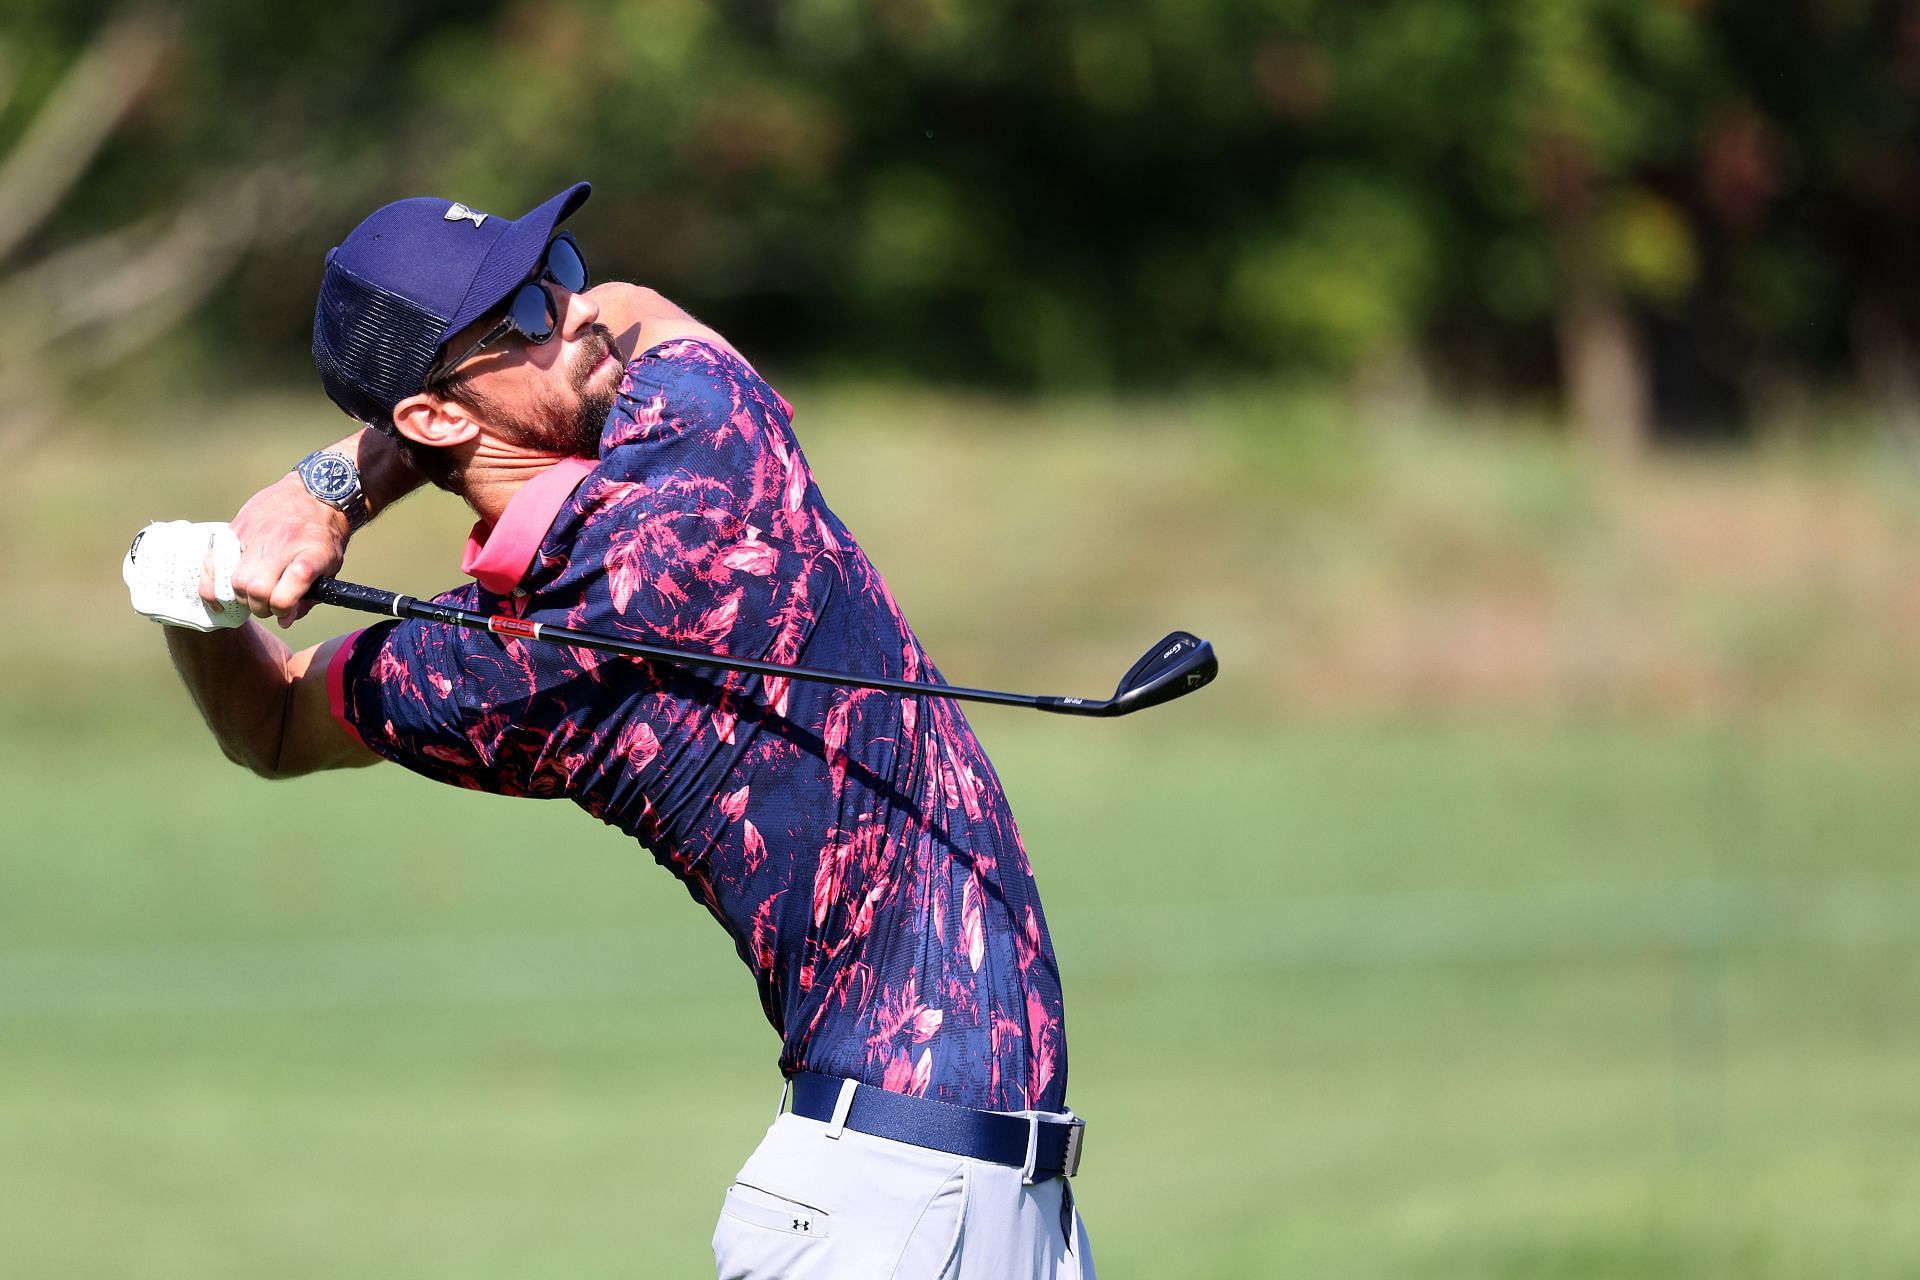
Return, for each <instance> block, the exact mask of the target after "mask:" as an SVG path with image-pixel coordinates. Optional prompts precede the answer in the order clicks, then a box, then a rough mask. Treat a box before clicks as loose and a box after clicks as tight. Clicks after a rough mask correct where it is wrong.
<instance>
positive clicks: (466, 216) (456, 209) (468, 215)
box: [440, 200, 487, 227]
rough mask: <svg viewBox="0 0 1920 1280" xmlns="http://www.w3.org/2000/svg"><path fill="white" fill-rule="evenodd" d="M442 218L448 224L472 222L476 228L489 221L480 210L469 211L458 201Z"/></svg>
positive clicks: (450, 206) (448, 208)
mask: <svg viewBox="0 0 1920 1280" xmlns="http://www.w3.org/2000/svg"><path fill="white" fill-rule="evenodd" d="M440 217H441V218H442V219H443V220H444V221H447V222H471V223H472V224H473V225H474V226H476V227H477V226H479V225H480V224H481V223H483V222H485V221H486V220H487V215H486V214H484V213H481V212H480V211H479V210H478V209H469V208H467V206H465V205H463V204H461V203H460V202H459V201H458V200H456V201H454V202H453V203H452V204H450V205H448V206H447V211H446V212H445V213H443V214H441V215H440Z"/></svg>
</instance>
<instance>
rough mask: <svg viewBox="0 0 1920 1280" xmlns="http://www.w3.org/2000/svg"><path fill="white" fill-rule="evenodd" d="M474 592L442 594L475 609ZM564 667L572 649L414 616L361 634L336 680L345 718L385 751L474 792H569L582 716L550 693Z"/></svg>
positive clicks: (339, 656) (343, 657) (339, 710)
mask: <svg viewBox="0 0 1920 1280" xmlns="http://www.w3.org/2000/svg"><path fill="white" fill-rule="evenodd" d="M473 594H474V592H473V589H472V588H468V589H465V590H463V591H455V592H448V593H446V594H444V595H442V596H440V597H438V600H439V602H440V603H443V604H454V605H458V606H460V607H463V608H471V607H473V600H472V599H471V597H472V595H473ZM547 648H553V646H547ZM564 668H565V651H560V652H558V653H549V654H535V653H534V652H533V651H532V648H531V645H530V642H528V641H524V640H517V639H502V638H501V637H497V636H493V635H489V634H487V633H485V632H476V631H469V630H466V629H464V628H459V627H449V626H444V625H441V624H438V623H428V622H419V621H404V622H389V623H382V624H380V625H377V626H373V627H369V628H367V629H366V630H365V631H362V632H360V633H359V634H358V635H357V636H356V637H355V638H354V639H353V640H352V641H351V642H350V643H349V644H347V645H343V646H342V647H341V649H340V650H339V651H338V652H337V653H336V654H335V656H334V666H333V667H332V668H331V669H329V671H328V679H329V682H330V683H336V687H337V689H338V694H337V697H336V698H334V699H332V701H333V705H334V709H335V715H336V716H337V717H338V718H339V719H340V721H341V723H343V724H344V725H346V727H347V728H348V729H349V730H351V731H352V732H353V733H354V734H355V735H357V736H358V737H359V738H360V740H361V741H362V742H364V743H365V744H366V745H367V747H368V748H369V749H370V750H372V751H373V752H375V753H376V754H378V755H381V756H384V757H386V758H387V759H389V760H392V761H394V762H395V763H397V764H399V765H402V766H404V767H405V768H407V769H410V770H412V771H413V772H415V773H418V774H421V775H422V776H424V777H428V778H432V779H434V780H435V781H437V782H445V783H448V784H450V785H452V786H457V787H465V788H468V789H469V790H475V791H491V792H495V793H497V794H501V795H526V796H561V795H565V794H567V784H568V782H569V776H568V772H567V761H568V759H569V757H570V752H569V745H570V744H571V743H572V742H574V740H575V739H576V737H577V733H576V731H577V729H578V727H579V720H578V717H577V716H574V715H573V714H572V713H570V712H569V711H568V710H567V709H566V708H565V707H564V705H563V704H562V702H561V701H560V700H557V699H555V698H552V697H547V696H543V690H548V691H550V690H551V689H552V688H553V687H554V686H555V685H556V684H557V683H561V682H564V680H565V679H566V677H567V672H566V671H565V669H564Z"/></svg>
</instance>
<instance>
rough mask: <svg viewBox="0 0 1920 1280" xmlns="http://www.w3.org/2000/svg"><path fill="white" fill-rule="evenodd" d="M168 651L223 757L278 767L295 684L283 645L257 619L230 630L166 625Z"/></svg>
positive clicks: (259, 767)
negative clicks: (289, 701)
mask: <svg viewBox="0 0 1920 1280" xmlns="http://www.w3.org/2000/svg"><path fill="white" fill-rule="evenodd" d="M166 633H167V654H168V656H169V657H171V658H172V659H173V667H174V670H176V671H178V672H179V673H180V680H181V682H182V683H183V684H185V685H186V686H187V692H188V693H189V694H191V695H192V696H193V702H194V705H195V706H197V707H199V708H200V715H201V718H202V719H204V720H205V721H206V722H207V728H209V729H211V730H213V736H214V738H215V739H216V740H217V741H218V742H219V744H220V750H221V751H222V752H223V753H224V754H225V755H226V757H227V759H229V760H231V761H233V762H234V763H235V764H240V765H245V766H246V767H247V768H249V769H251V770H253V771H254V772H255V773H257V774H259V775H261V776H262V777H274V776H276V775H277V774H278V773H279V772H280V767H281V760H280V754H281V744H282V742H283V740H284V737H285V733H286V724H287V715H288V700H289V697H290V694H291V691H292V689H293V684H292V677H291V673H290V672H289V671H288V667H287V660H288V658H289V657H290V656H291V654H290V652H289V650H288V649H287V646H286V645H284V644H282V643H281V642H280V640H279V639H278V638H277V637H275V636H274V635H272V634H271V633H270V632H268V631H267V630H266V629H265V628H263V627H261V626H260V625H259V624H257V623H253V622H249V623H247V625H245V626H244V627H238V628H235V629H233V630H229V631H209V632H205V633H202V632H198V631H187V630H182V629H180V628H177V627H168V628H166Z"/></svg>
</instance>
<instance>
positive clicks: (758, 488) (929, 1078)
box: [343, 341, 1067, 1110]
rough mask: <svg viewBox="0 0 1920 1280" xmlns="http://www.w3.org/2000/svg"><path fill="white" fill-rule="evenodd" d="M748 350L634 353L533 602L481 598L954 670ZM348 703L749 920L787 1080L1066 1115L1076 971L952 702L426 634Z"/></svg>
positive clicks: (500, 607) (677, 346) (794, 653)
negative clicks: (1068, 1015) (830, 500)
mask: <svg viewBox="0 0 1920 1280" xmlns="http://www.w3.org/2000/svg"><path fill="white" fill-rule="evenodd" d="M791 417H792V410H791V407H790V406H789V405H788V404H787V402H786V401H785V400H784V399H782V398H781V397H780V396H779V394H778V393H776V392H775V391H774V390H773V388H771V387H770V386H768V385H767V384H766V383H765V382H764V381H762V380H761V378H760V377H759V375H758V374H756V373H755V372H754V371H753V369H752V368H751V367H749V366H748V365H747V364H746V363H745V362H744V361H742V360H741V359H740V358H739V357H738V356H736V355H734V354H733V353H731V352H729V351H726V350H724V349H722V348H718V347H715V346H712V345H710V344H707V343H701V342H690V341H683V342H674V343H667V344H663V345H661V346H659V347H656V348H654V349H653V350H651V351H648V352H646V353H644V354H643V355H641V356H640V357H639V358H638V359H636V360H635V361H634V362H633V363H632V364H630V365H629V366H628V367H627V372H626V377H625V380H624V381H623V383H622V385H621V394H620V398H619V401H618V403H617V405H616V407H615V409H614V411H613V413H612V414H611V415H610V416H609V417H608V420H607V424H606V427H605V429H604V431H603V434H602V438H601V449H600V464H599V466H598V467H597V468H595V469H594V470H593V471H592V472H591V473H590V474H588V475H587V476H586V477H585V479H584V480H582V481H581V483H580V484H579V486H578V487H577V488H576V489H574V491H573V492H572V494H571V496H570V497H568V499H567V500H566V502H565V503H564V505H563V506H561V508H560V510H559V512H558V514H557V515H556V516H555V517H554V520H553V523H552V525H551V527H550V528H549V529H548V531H547V535H546V538H545V540H544V541H543V542H542V543H541V545H540V548H539V550H538V551H537V552H536V553H535V554H534V556H533V561H532V564H531V565H530V567H529V568H528V570H527V572H526V575H525V576H524V577H523V578H522V580H521V582H520V593H517V594H513V595H505V596H502V595H495V594H493V593H491V592H489V591H487V590H485V589H483V588H481V587H480V586H479V585H478V584H471V585H468V586H466V587H462V588H459V589H457V590H454V591H450V592H448V593H446V594H445V595H443V596H441V597H440V599H441V600H443V601H445V602H447V603H451V604H457V605H460V606H463V607H466V608H478V609H483V610H491V611H497V612H507V613H512V614H515V615H522V616H526V617H529V618H532V619H535V620H538V621H543V622H549V623H559V624H563V625H566V626H573V627H582V628H587V629H590V630H597V631H608V632H612V633H614V634H620V635H628V636H632V637H635V638H641V639H651V640H656V641H663V642H666V643H670V644H675V645H681V646H684V647H688V648H695V649H705V650H709V651H713V652H720V653H729V654H742V655H748V656H754V657H764V658H768V659H772V660H774V661H780V662H800V663H804V664H806V665H809V666H819V667H827V668H838V669H841V670H848V671H857V672H864V673H871V674H876V675H888V676H896V677H902V678H905V679H909V680H930V681H938V680H940V678H941V677H940V675H939V672H938V671H937V670H936V669H935V668H934V666H933V664H932V662H931V661H930V660H929V659H928V657H927V655H926V652H925V650H924V649H922V648H921V646H920V642H919V641H918V640H917V639H916V638H915V637H914V634H913V632H912V630H911V629H910V628H909V627H908V625H907V622H906V619H905V618H904V617H903V616H902V615H901V613H900V610H899V607H898V606H897V605H896V604H895V602H894V600H893V597H892V595H891V594H890V593H889V592H888V591H887V587H886V584H885V583H884V582H882V581H881V578H880V575H879V573H878V572H877V571H875V569H874V567H873V565H872V564H871V563H870V562H869V561H868V559H867V557H866V555H865V554H864V553H863V552H862V551H861V549H860V547H859V544H858V543H857V542H855V540H854V538H853V535H852V534H850V533H849V532H848V531H847V529H846V526H845V525H843V524H842V523H841V522H840V521H839V519H838V518H837V517H836V516H835V515H834V514H833V512H832V511H830V510H829V509H828V507H827V505H826V502H825V500H824V499H823V498H822V497H821V495H820V490H819V488H818V486H817V485H816V484H815V483H814V480H813V476H812V473H811V471H810V470H809V469H808V467H807V463H806V459H805V457H804V456H803V455H802V453H801V451H800V445H799V442H798V441H797V440H796V439H795V438H794V435H793V432H792V427H791ZM344 661H345V663H346V667H345V672H344V676H343V688H344V697H343V701H344V708H343V714H344V715H345V716H346V718H347V720H348V723H349V724H351V725H352V726H353V728H354V729H355V730H356V731H357V732H358V733H359V734H360V735H361V736H362V737H363V738H364V739H365V740H366V742H367V743H368V745H369V746H371V747H372V748H373V749H374V750H376V751H379V752H380V753H381V754H383V755H386V756H388V757H389V758H391V759H393V760H396V761H398V762H400V763H401V764H403V765H405V766H407V767H408V768H410V769H413V770H415V771H416V772H419V773H421V774H424V775H426V776H428V777H431V778H435V779H438V780H440V781H443V782H447V783H451V784H453V785H456V786H462V787H470V788H474V789H477V790H485V791H492V792H498V793H501V794H506V795H524V796H539V797H564V798H567V799H571V800H573V801H574V802H575V803H577V804H579V805H580V806H581V807H583V808H585V809H586V810H587V811H588V812H590V813H592V814H594V815H595V816H596V817H599V818H600V819H602V820H603V821H605V822H607V823H609V824H611V825H613V826H615V827H618V828H619V829H620V830H622V831H625V832H627V833H628V834H630V835H632V836H634V837H635V838H636V839H638V840H639V841H640V842H641V843H643V844H644V845H645V846H646V847H647V848H648V849H650V850H651V851H652V852H653V855H654V857H655V858H656V860H658V861H659V862H660V863H661V864H662V865H663V866H665V867H667V868H668V869H669V870H670V871H671V872H672V873H673V874H674V875H676V876H677V877H679V878H680V880H681V881H682V883H684V884H685V885H686V887H687V889H688V891H689V892H690V893H691V894H692V896H693V897H694V899H695V900H696V901H698V902H700V903H701V904H703V905H704V906H705V907H706V908H707V909H708V910H709V911H710V912H711V913H712V914H713V915H714V917H715V918H716V919H717V920H718V921H719V922H720V924H721V925H722V926H723V927H724V928H725V929H726V930H727V931H728V933H729V934H731V935H732V937H733V940H734V944H735V946H736V948H737V950H738V951H739V954H740V958H741V959H742V960H743V961H744V962H745V963H746V964H747V966H748V967H749V968H750V969H751V970H752V971H753V975H754V979H755V981H756V982H757V984H758V986H759V990H760V998H761V1003H762V1006H763V1007H764V1009H765V1010H766V1014H767V1018H768V1020H769V1021H770V1022H771V1023H772V1024H773V1026H774V1028H775V1030H776V1031H778V1032H779V1034H780V1035H781V1037H782V1039H783V1041H784V1043H783V1047H782V1052H781V1057H780V1063H781V1067H782V1069H783V1070H786V1071H795V1070H803V1069H804V1070H811V1071H819V1072H824V1073H827V1074H830V1075H841V1076H851V1077H853V1078H855V1079H858V1080H862V1081H865V1082H867V1083H870V1084H875V1085H880V1086H882V1087H884V1088H887V1089H891V1090H894V1091H896V1092H902V1093H912V1094H918V1095H924V1096H929V1097H935V1098H939V1099H942V1100H944V1101H948V1102H955V1103H959V1104H962V1105H966V1106H974V1107H984V1108H991V1109H997V1110H1019V1109H1023V1108H1029V1107H1033V1108H1041V1109H1048V1110H1058V1109H1060V1108H1061V1107H1063V1106H1064V1105H1065V1101H1064V1100H1065V1093H1066V1079H1067V1071H1066V1061H1067V1059H1066V1040H1065V1032H1064V1028H1063V1024H1062V1012H1061V999H1060V982H1059V973H1058V969H1057V967H1056V965H1055V963H1054V957H1053V947H1052V943H1051V941H1050V939H1049V938H1048V935H1047V928H1046V920H1045V915H1044V913H1043V912H1042V910H1041V907H1040V899H1039V895H1038V893H1037V892H1036V890H1035V888H1034V883H1033V873H1032V869H1031V867H1030V866H1029V864H1028V861H1027V855H1026V851H1025V849H1024V848H1023V847H1022V845H1021V843H1020V837H1019V833H1018V831H1017V829H1016V828H1015V826H1014V821H1013V816H1012V814H1011V812H1010V811H1009V809H1008V806H1007V800H1006V796H1005V794H1004V793H1003V792H1002V790H1001V786H1000V781H999V778H998V777H997V776H996V775H995V774H994V771H993V766H992V765H991V764H990V763H988V760H987V757H986V754H985V753H984V752H983V751H982V750H981V747H980V744H979V742H978V740H977V739H976V738H975V737H974V734H973V730H972V728H971V727H970V726H969V725H968V723H967V720H966V717H965V715H964V714H962V712H961V709H960V707H959V705H958V704H956V703H953V702H950V701H946V700H942V699H928V698H917V697H902V696H900V695H896V694H887V693H877V692H873V691H869V690H863V689H847V688H840V687H836V686H832V685H823V684H816V683H811V682H805V681H789V680H784V679H761V678H760V677H750V676H741V675H737V674H729V673H722V672H717V671H700V670H689V669H684V668H677V667H671V666H666V665H658V664H649V663H644V662H639V661H631V660H626V659H614V658H608V657H606V656H604V655H599V654H593V653H588V652H584V651H581V650H575V649H569V648H564V647H560V646H555V645H549V644H543V643H536V642H527V641H522V640H518V639H500V638H496V637H493V636H489V635H484V634H479V633H475V632H470V631H461V630H455V629H453V628H448V627H442V626H436V625H432V624H428V623H419V622H400V623H387V624H382V625H380V626H378V627H374V628H371V629H369V631H368V632H367V633H365V634H364V635H363V636H362V637H361V638H360V640H359V641H358V642H357V643H356V644H355V645H354V646H353V647H352V649H351V651H350V652H349V653H348V654H347V655H346V656H345V658H344Z"/></svg>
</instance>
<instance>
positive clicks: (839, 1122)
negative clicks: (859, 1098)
mask: <svg viewBox="0 0 1920 1280" xmlns="http://www.w3.org/2000/svg"><path fill="white" fill-rule="evenodd" d="M859 1087H860V1086H859V1085H858V1084H856V1083H855V1082H854V1081H852V1080H842V1081H841V1082H840V1096H839V1097H838V1098H835V1099H834V1102H833V1119H832V1120H831V1121H829V1122H828V1124H827V1136H828V1137H829V1138H838V1137H839V1136H840V1134H841V1132H842V1131H843V1130H844V1129H845V1128H846V1127H847V1112H849V1111H851V1110H853V1091H854V1090H855V1089H857V1088H859Z"/></svg>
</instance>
